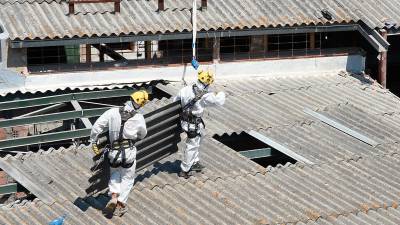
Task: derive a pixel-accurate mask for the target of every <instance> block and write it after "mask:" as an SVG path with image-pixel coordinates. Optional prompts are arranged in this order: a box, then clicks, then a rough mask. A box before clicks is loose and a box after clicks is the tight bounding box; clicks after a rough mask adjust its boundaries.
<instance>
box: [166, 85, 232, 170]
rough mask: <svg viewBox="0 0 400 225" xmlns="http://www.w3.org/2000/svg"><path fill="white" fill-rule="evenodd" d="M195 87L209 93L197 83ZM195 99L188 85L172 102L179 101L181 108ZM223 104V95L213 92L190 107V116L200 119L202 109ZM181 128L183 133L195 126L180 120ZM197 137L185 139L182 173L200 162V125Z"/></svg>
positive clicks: (201, 130)
mask: <svg viewBox="0 0 400 225" xmlns="http://www.w3.org/2000/svg"><path fill="white" fill-rule="evenodd" d="M196 85H197V87H199V88H200V89H202V90H204V89H205V90H206V91H207V92H209V88H208V87H205V86H204V85H203V84H202V83H201V82H199V81H197V83H196ZM194 98H195V94H194V93H193V86H192V85H189V86H186V87H184V88H182V89H181V90H180V91H179V93H178V95H177V96H176V97H175V98H174V101H178V100H180V101H181V105H182V107H184V106H185V105H186V104H188V103H189V102H190V101H191V100H192V99H194ZM224 103H225V93H224V92H218V94H215V93H213V92H209V93H207V94H204V95H203V97H202V98H201V99H200V100H199V101H197V102H196V103H195V104H194V105H193V107H192V114H193V115H195V116H197V117H202V116H203V113H204V108H206V107H209V106H222V105H223V104H224ZM181 126H182V129H183V130H184V131H186V132H187V131H188V126H193V127H194V126H195V125H194V124H188V123H187V122H186V121H183V120H181ZM197 133H199V134H200V135H199V136H196V137H195V138H187V139H186V148H185V150H184V152H183V159H182V163H181V169H182V171H184V172H188V171H189V170H190V168H191V167H192V166H193V165H194V164H196V163H197V162H199V161H200V158H199V147H200V143H201V139H202V136H204V126H203V124H200V127H199V129H198V131H197Z"/></svg>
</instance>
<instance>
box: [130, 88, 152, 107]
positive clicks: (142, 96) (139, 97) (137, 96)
mask: <svg viewBox="0 0 400 225" xmlns="http://www.w3.org/2000/svg"><path fill="white" fill-rule="evenodd" d="M131 98H132V100H133V101H134V102H135V103H136V104H138V105H139V106H140V107H142V106H144V105H145V104H146V103H147V102H148V101H149V93H147V91H145V90H141V91H135V92H133V93H132V94H131Z"/></svg>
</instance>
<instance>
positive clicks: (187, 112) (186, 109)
mask: <svg viewBox="0 0 400 225" xmlns="http://www.w3.org/2000/svg"><path fill="white" fill-rule="evenodd" d="M192 90H193V93H194V95H195V97H194V98H193V99H192V100H190V101H189V102H188V103H187V104H186V105H185V106H183V108H182V113H181V119H182V120H183V121H185V122H187V123H188V129H187V131H186V133H187V135H188V138H195V137H197V136H200V133H199V132H198V130H199V129H200V124H203V126H204V127H206V126H205V124H204V121H203V119H202V118H201V117H199V116H195V115H193V113H192V111H193V106H194V105H195V104H196V102H198V101H199V100H200V99H201V98H202V97H203V96H204V95H205V94H206V93H207V91H206V90H205V89H204V90H200V88H199V87H197V85H196V84H193V86H192ZM190 124H194V125H195V129H194V130H191V129H190V127H189V125H190Z"/></svg>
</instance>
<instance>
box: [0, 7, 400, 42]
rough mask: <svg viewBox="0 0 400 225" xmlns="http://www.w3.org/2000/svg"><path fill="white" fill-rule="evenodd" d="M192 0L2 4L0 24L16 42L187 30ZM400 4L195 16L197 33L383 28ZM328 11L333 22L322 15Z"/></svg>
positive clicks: (215, 10)
mask: <svg viewBox="0 0 400 225" xmlns="http://www.w3.org/2000/svg"><path fill="white" fill-rule="evenodd" d="M191 2H192V1H191V0H181V1H173V0H165V5H166V6H165V10H164V11H161V12H159V11H158V6H157V1H155V0H152V1H145V0H123V1H122V2H121V13H116V14H115V13H113V10H114V9H113V4H112V3H103V4H91V3H90V4H77V5H75V8H76V9H75V15H68V4H67V2H66V1H61V0H0V5H1V7H0V20H2V21H3V23H4V26H5V27H6V29H7V30H8V32H9V33H10V38H11V39H12V40H15V39H35V38H39V39H45V38H51V39H53V38H65V37H66V38H72V37H86V36H89V37H91V36H103V35H105V36H112V35H124V34H125V35H128V34H156V33H170V32H182V31H190V30H191V29H192V25H191V7H192V3H191ZM399 8H400V2H399V1H391V0H383V1H379V2H376V1H374V0H366V1H357V0H324V1H320V0H308V1H301V0H278V1H271V0H229V1H213V0H209V1H208V8H207V10H204V11H203V10H199V12H198V28H199V30H205V31H209V30H218V29H244V28H260V27H278V26H295V25H316V24H330V23H351V22H357V21H359V20H362V21H364V22H365V23H367V24H368V25H369V26H371V27H377V28H382V27H384V24H385V22H386V21H393V22H396V23H397V25H396V28H398V26H399V25H400V16H399V15H400V13H399V10H398V9H399ZM322 9H328V10H329V11H330V12H331V13H332V15H333V20H332V21H327V20H326V19H324V18H323V16H322V14H321V10H322Z"/></svg>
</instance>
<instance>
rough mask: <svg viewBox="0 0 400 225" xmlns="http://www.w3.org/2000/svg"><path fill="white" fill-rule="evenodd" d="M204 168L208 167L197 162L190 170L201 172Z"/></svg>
mask: <svg viewBox="0 0 400 225" xmlns="http://www.w3.org/2000/svg"><path fill="white" fill-rule="evenodd" d="M204 168H206V167H205V166H203V165H201V164H200V162H197V163H195V164H194V165H193V166H192V168H190V170H191V171H195V172H201V171H202V170H203V169H204Z"/></svg>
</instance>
